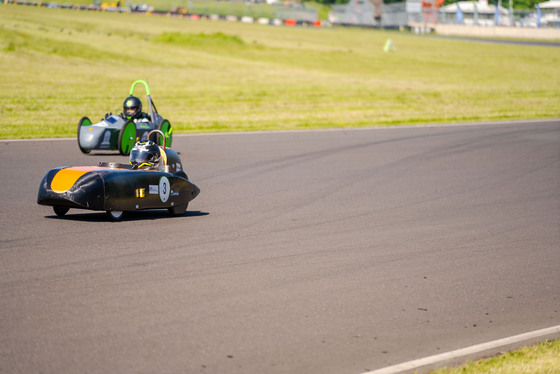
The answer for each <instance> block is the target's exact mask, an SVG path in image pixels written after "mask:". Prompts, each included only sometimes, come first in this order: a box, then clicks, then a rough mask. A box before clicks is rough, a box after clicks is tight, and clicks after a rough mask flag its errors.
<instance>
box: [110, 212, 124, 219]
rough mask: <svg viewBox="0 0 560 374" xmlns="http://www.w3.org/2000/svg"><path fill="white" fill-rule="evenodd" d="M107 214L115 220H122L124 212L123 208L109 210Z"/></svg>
mask: <svg viewBox="0 0 560 374" xmlns="http://www.w3.org/2000/svg"><path fill="white" fill-rule="evenodd" d="M107 214H108V215H109V218H111V220H113V221H120V220H121V219H122V218H123V216H124V212H123V211H122V210H108V211H107Z"/></svg>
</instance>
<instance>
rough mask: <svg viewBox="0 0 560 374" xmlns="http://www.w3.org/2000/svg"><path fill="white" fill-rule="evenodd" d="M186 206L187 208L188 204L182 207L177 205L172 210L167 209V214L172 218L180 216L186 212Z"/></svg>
mask: <svg viewBox="0 0 560 374" xmlns="http://www.w3.org/2000/svg"><path fill="white" fill-rule="evenodd" d="M188 206H189V203H186V204H183V205H178V206H174V207H172V208H168V210H169V214H171V215H172V216H182V215H183V214H185V212H186V211H187V207H188Z"/></svg>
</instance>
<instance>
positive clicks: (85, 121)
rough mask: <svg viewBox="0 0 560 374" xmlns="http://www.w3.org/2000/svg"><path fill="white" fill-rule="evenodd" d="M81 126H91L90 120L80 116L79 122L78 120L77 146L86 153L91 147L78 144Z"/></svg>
mask: <svg viewBox="0 0 560 374" xmlns="http://www.w3.org/2000/svg"><path fill="white" fill-rule="evenodd" d="M82 126H91V121H90V120H89V118H87V117H82V119H81V120H80V122H78V147H80V151H82V153H84V154H88V153H90V152H91V149H88V148H82V146H81V145H80V129H81V128H82Z"/></svg>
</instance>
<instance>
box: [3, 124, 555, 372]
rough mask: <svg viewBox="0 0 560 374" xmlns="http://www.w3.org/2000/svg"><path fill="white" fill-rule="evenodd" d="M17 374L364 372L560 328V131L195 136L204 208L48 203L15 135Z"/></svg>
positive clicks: (41, 164) (10, 304)
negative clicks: (59, 211) (64, 209)
mask: <svg viewBox="0 0 560 374" xmlns="http://www.w3.org/2000/svg"><path fill="white" fill-rule="evenodd" d="M0 145H1V147H0V156H1V159H2V163H1V166H0V170H1V175H2V178H1V179H0V187H1V188H0V203H1V205H2V214H1V216H0V240H1V241H0V300H1V302H0V373H39V372H41V373H63V372H68V373H322V374H323V373H337V374H344V373H356V374H357V373H362V372H366V371H370V370H375V369H380V368H384V367H387V366H390V365H395V364H399V363H402V362H406V361H410V360H415V359H420V358H423V357H427V356H433V355H437V354H439V353H443V352H449V351H453V350H458V349H461V348H464V347H469V346H473V345H477V344H482V343H485V342H489V341H493V340H496V339H502V338H505V337H508V336H513V335H517V334H523V333H527V332H530V331H535V330H539V329H546V328H549V327H551V326H558V325H560V271H559V269H560V245H559V244H560V121H559V120H554V121H540V122H534V123H531V122H524V123H512V124H485V125H470V126H449V127H416V128H415V127H412V128H386V129H361V130H337V131H317V132H308V131H303V132H285V133H252V134H233V135H231V134H230V135H228V134H224V135H202V136H177V137H176V138H175V139H174V148H175V149H176V150H177V151H179V152H180V153H181V157H182V159H183V162H184V164H185V165H186V168H187V171H188V174H189V176H190V177H191V179H192V180H193V181H194V182H195V183H196V184H197V185H198V186H199V187H200V188H201V190H202V192H201V194H200V196H199V197H198V198H197V199H195V200H194V201H193V202H192V203H191V205H190V206H189V211H188V212H187V214H186V215H185V216H183V217H177V218H171V217H168V214H167V212H166V211H152V212H143V213H134V214H130V215H129V216H128V217H127V218H126V219H125V220H124V221H122V222H116V223H115V222H110V221H109V220H107V219H106V216H105V214H104V213H97V212H88V211H79V210H70V212H69V213H68V215H67V216H66V217H65V218H58V217H56V216H55V215H54V213H53V212H52V209H50V208H49V207H44V206H39V205H37V204H36V194H37V189H38V186H39V182H40V181H41V179H42V177H43V175H44V174H45V173H46V172H47V170H48V169H50V168H52V167H55V166H61V165H96V164H97V163H98V162H100V161H110V160H115V161H124V160H125V158H124V157H122V156H119V155H117V154H97V155H88V156H86V155H81V154H80V153H79V151H78V147H77V144H76V141H75V139H68V140H56V141H21V142H6V141H0Z"/></svg>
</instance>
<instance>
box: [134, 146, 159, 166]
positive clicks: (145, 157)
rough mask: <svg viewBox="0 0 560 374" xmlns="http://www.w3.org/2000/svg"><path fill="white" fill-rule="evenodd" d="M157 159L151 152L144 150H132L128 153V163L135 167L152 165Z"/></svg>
mask: <svg viewBox="0 0 560 374" xmlns="http://www.w3.org/2000/svg"><path fill="white" fill-rule="evenodd" d="M156 158H157V155H155V154H154V153H153V152H150V151H147V150H144V149H132V150H131V151H130V163H131V164H136V165H142V164H146V163H150V164H151V163H152V162H154V160H155V159H156Z"/></svg>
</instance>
